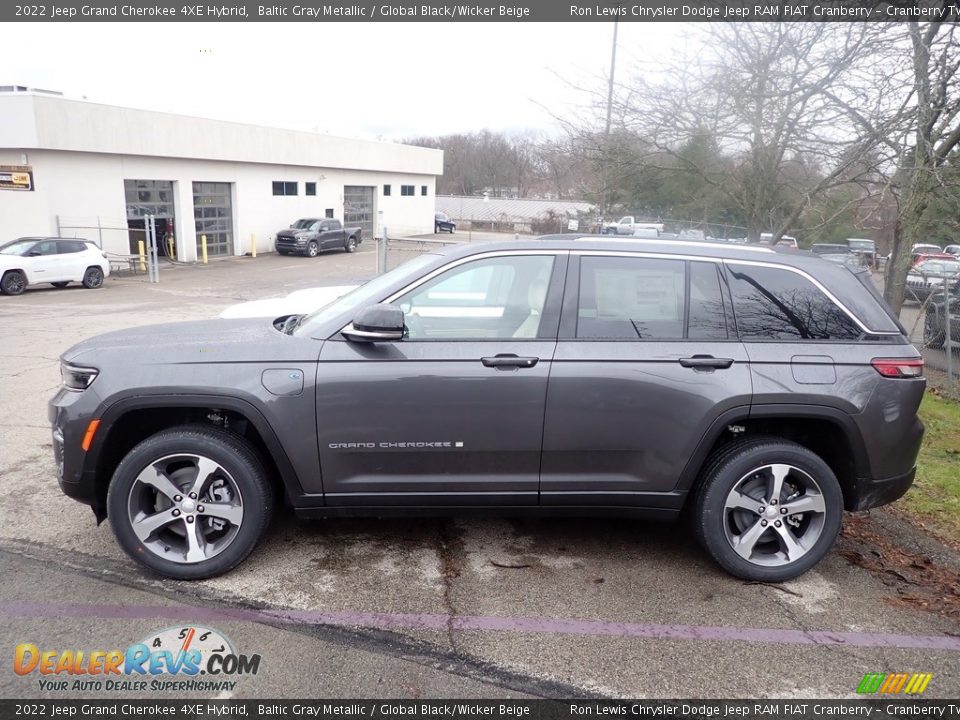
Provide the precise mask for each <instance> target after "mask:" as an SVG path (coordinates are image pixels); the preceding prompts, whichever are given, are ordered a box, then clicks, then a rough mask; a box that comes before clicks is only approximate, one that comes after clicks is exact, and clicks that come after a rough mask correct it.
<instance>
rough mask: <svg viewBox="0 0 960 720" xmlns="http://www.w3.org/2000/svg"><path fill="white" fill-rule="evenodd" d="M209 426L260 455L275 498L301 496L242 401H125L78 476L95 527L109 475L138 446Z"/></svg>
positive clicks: (270, 435)
mask: <svg viewBox="0 0 960 720" xmlns="http://www.w3.org/2000/svg"><path fill="white" fill-rule="evenodd" d="M182 425H199V426H204V425H209V426H212V427H220V428H225V429H227V430H230V431H231V432H235V433H236V434H238V435H240V436H241V437H243V438H245V439H246V440H247V441H249V442H250V443H251V444H252V445H253V446H254V447H255V448H256V449H257V451H258V452H259V453H260V455H261V457H262V459H263V462H264V465H265V466H266V468H267V471H268V473H269V474H270V476H271V480H272V482H273V485H274V487H275V489H276V490H277V491H278V493H280V492H283V493H285V494H286V497H287V498H288V500H290V499H292V498H295V497H297V496H299V495H301V494H302V492H303V490H302V487H301V485H300V481H299V478H298V477H297V474H296V471H295V469H294V467H293V465H292V463H291V462H290V460H289V458H288V457H287V454H286V451H285V450H284V449H283V446H282V445H281V443H280V440H279V438H278V437H277V435H276V433H274V431H273V429H272V428H271V427H270V424H269V423H268V422H267V419H266V418H265V417H264V416H263V414H262V413H261V412H260V411H259V410H258V409H257V408H256V406H254V405H253V404H252V403H250V402H247V401H246V400H243V399H241V398H235V397H227V396H214V395H169V396H167V395H151V396H137V397H129V398H125V399H123V400H120V401H118V402H116V403H114V404H113V405H111V406H110V407H109V408H108V409H107V410H106V411H105V412H103V414H102V415H101V417H100V426H99V428H98V432H97V433H96V436H95V438H94V441H93V443H92V444H91V446H90V449H89V451H88V452H87V453H86V455H85V458H84V466H83V473H84V475H86V476H88V477H91V478H92V481H93V489H94V501H93V503H92V505H93V510H94V513H95V514H96V516H97V521H98V522H102V521H103V520H104V518H106V497H107V489H108V487H109V485H110V480H111V479H112V477H113V472H114V470H115V469H116V467H117V465H118V464H119V463H120V461H121V460H122V459H123V457H124V456H125V455H126V454H127V453H128V452H129V451H130V450H131V449H132V448H133V447H134V446H135V445H136V444H137V443H139V442H141V441H142V440H144V439H146V438H147V437H150V436H151V435H153V434H155V433H157V432H160V431H161V430H163V429H166V428H169V427H174V426H182Z"/></svg>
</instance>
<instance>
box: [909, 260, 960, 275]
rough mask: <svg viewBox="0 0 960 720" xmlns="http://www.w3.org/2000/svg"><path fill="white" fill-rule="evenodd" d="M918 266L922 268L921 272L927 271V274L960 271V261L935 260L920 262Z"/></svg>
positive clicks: (953, 273) (951, 273)
mask: <svg viewBox="0 0 960 720" xmlns="http://www.w3.org/2000/svg"><path fill="white" fill-rule="evenodd" d="M917 267H918V268H919V269H920V272H922V273H926V274H927V275H934V274H940V275H948V274H949V275H955V274H957V272H960V262H950V261H949V260H935V261H930V262H925V263H920V265H918V266H917Z"/></svg>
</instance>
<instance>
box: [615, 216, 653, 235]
mask: <svg viewBox="0 0 960 720" xmlns="http://www.w3.org/2000/svg"><path fill="white" fill-rule="evenodd" d="M637 230H656V231H658V232H663V223H654V222H638V221H637V220H636V218H635V217H634V216H633V215H625V216H623V217H622V218H620V219H619V220H617V221H616V222H614V223H604V225H603V233H604V234H605V235H633V234H634V233H636V231H637Z"/></svg>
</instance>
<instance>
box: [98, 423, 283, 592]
mask: <svg viewBox="0 0 960 720" xmlns="http://www.w3.org/2000/svg"><path fill="white" fill-rule="evenodd" d="M272 511H273V493H272V492H271V487H270V482H269V480H268V478H267V475H266V472H265V470H264V467H263V463H262V462H261V460H260V457H259V455H258V454H257V452H256V450H255V449H254V448H253V447H252V446H251V445H250V444H249V443H248V442H247V441H246V440H244V439H243V438H242V437H240V436H238V435H234V434H233V433H229V432H226V431H223V430H220V429H217V428H207V427H198V428H192V427H181V428H175V429H171V430H164V431H163V432H160V433H157V434H156V435H153V436H152V437H149V438H147V439H146V440H144V441H143V442H141V443H140V444H139V445H137V446H136V447H134V448H133V450H131V451H130V452H129V453H127V455H126V457H124V458H123V460H122V461H121V462H120V464H119V465H118V466H117V469H116V471H115V472H114V474H113V479H112V480H111V481H110V489H109V491H108V493H107V512H108V515H109V517H110V525H111V527H112V528H113V532H114V534H115V535H116V537H117V542H118V543H119V544H120V547H121V548H123V550H124V551H125V552H126V553H127V554H128V555H129V556H130V557H131V558H133V559H134V560H136V561H137V562H138V563H140V564H141V565H143V566H144V567H147V568H149V569H150V570H153V571H154V572H156V573H159V574H161V575H165V576H167V577H171V578H176V579H178V580H193V579H199V578H207V577H212V576H214V575H219V574H221V573H225V572H227V571H228V570H230V569H232V568H234V567H235V566H236V565H238V564H239V563H240V562H242V561H243V560H244V559H245V558H246V557H247V556H248V555H249V554H250V553H251V552H252V550H253V548H254V547H255V546H256V544H257V543H258V542H259V540H260V538H261V537H262V536H263V533H264V531H265V530H266V528H267V525H268V523H269V521H270V516H271V513H272Z"/></svg>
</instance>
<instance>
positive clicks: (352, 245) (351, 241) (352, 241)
mask: <svg viewBox="0 0 960 720" xmlns="http://www.w3.org/2000/svg"><path fill="white" fill-rule="evenodd" d="M343 249H344V250H345V251H346V252H348V253H353V252H356V251H357V239H356V238H355V237H348V238H347V241H346V242H345V243H344V244H343Z"/></svg>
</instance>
